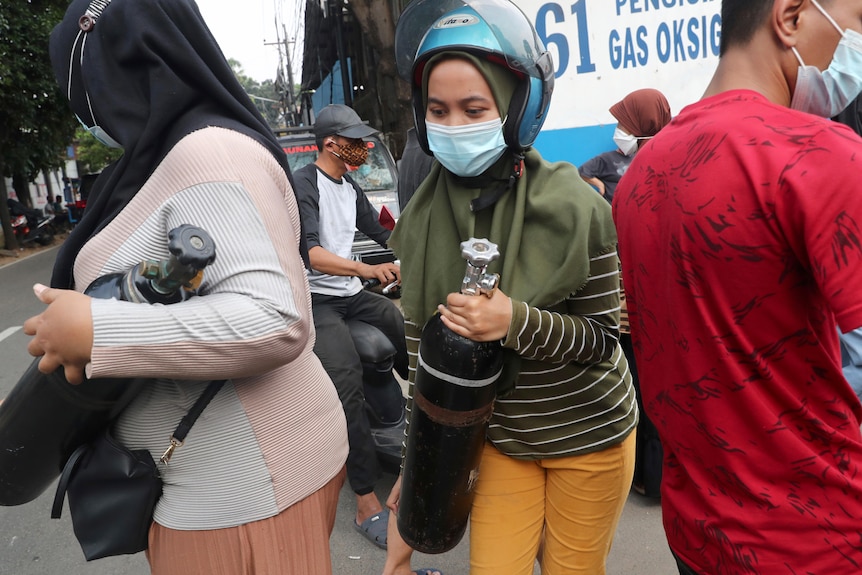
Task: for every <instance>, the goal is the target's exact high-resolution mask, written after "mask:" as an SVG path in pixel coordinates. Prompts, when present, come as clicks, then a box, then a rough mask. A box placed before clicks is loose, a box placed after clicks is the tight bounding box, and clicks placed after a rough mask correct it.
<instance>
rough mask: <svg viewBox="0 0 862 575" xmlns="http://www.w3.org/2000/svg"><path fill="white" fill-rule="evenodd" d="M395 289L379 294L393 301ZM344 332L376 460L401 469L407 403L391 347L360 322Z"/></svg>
mask: <svg viewBox="0 0 862 575" xmlns="http://www.w3.org/2000/svg"><path fill="white" fill-rule="evenodd" d="M379 286H380V282H379V281H378V280H376V279H371V280H366V281H365V282H363V287H364V288H365V289H368V290H373V291H378V289H377V288H379ZM396 287H397V286H383V287H382V288H381V289H379V292H380V293H382V294H383V295H387V296H390V297H397V295H398V291H397V290H396V289H395V288H396ZM347 326H348V329H349V330H350V336H351V337H352V338H353V343H354V345H355V346H356V351H357V352H358V353H359V358H360V360H361V361H362V387H363V391H364V394H365V410H366V413H367V414H368V421H369V424H370V426H371V436H372V438H373V440H374V446H375V451H376V452H377V459H378V461H379V462H380V465H381V467H383V469H385V470H387V471H388V472H390V473H395V474H397V473H398V470H399V468H400V467H401V444H402V442H403V441H404V432H405V429H406V427H407V415H406V413H407V400H406V399H405V398H404V393H403V392H402V390H401V384H400V383H399V382H398V379H397V378H396V377H395V374H394V373H393V365H394V363H395V353H396V349H395V346H394V345H392V342H391V341H389V338H387V337H386V336H385V335H384V334H383V332H382V331H380V330H379V329H377V328H376V327H374V326H373V325H371V324H367V323H365V322H361V321H348V322H347Z"/></svg>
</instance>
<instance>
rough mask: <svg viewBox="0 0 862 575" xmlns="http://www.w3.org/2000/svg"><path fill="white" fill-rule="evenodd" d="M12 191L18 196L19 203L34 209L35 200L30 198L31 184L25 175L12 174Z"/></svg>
mask: <svg viewBox="0 0 862 575" xmlns="http://www.w3.org/2000/svg"><path fill="white" fill-rule="evenodd" d="M12 189H13V190H15V194H16V195H17V196H18V201H19V202H21V203H22V204H24V205H25V206H27V207H28V208H32V207H33V198H32V197H30V182H29V181H28V180H27V177H26V176H24V175H23V174H12Z"/></svg>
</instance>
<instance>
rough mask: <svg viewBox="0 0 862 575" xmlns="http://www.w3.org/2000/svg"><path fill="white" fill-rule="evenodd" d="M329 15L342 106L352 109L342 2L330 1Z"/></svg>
mask: <svg viewBox="0 0 862 575" xmlns="http://www.w3.org/2000/svg"><path fill="white" fill-rule="evenodd" d="M328 5H329V8H330V15H331V16H332V17H333V18H335V48H336V50H337V51H338V62H339V64H340V65H341V87H342V90H343V92H344V104H345V105H347V106H350V107H351V108H352V107H353V86H352V85H351V84H350V70H349V69H348V68H349V67H348V64H347V55H346V54H345V52H344V50H345V48H344V28H343V25H342V24H343V22H342V20H343V17H342V15H343V12H344V0H331V1H330V2H329V3H328Z"/></svg>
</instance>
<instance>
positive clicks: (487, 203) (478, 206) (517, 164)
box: [470, 152, 524, 214]
mask: <svg viewBox="0 0 862 575" xmlns="http://www.w3.org/2000/svg"><path fill="white" fill-rule="evenodd" d="M512 156H513V158H512V159H513V162H512V172H511V173H510V174H509V179H508V180H506V181H505V182H504V183H503V184H501V185H500V186H499V187H498V188H497V189H496V190H494V191H493V192H491V193H490V194H485V195H483V196H479V197H478V198H475V199H473V200H471V201H470V211H471V212H473V213H474V214H475V213H477V212H481V211H482V210H484V209H486V208H490V207H491V206H493V205H494V204H496V203H497V202H498V201H500V198H502V197H503V196H504V195H506V193H507V192H508V191H509V190H512V189H514V187H515V184H516V183H517V181H518V180H519V179H520V178H521V176H522V175H523V174H524V154H523V152H513V153H512Z"/></svg>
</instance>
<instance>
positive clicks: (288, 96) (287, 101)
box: [263, 20, 297, 126]
mask: <svg viewBox="0 0 862 575" xmlns="http://www.w3.org/2000/svg"><path fill="white" fill-rule="evenodd" d="M275 26H276V30H278V20H276V22H275ZM281 29H282V32H283V33H284V41H282V40H281V39H279V40H278V41H277V42H264V43H263V45H264V46H278V55H279V58H278V61H279V68H281V62H282V58H281V56H282V52H281V50H282V45H283V47H284V58H285V60H287V86H286V87H284V88H283V89H282V95H281V97H282V106H283V113H284V122H285V125H287V126H295V125H297V122H296V95H295V94H294V93H293V65H292V63H291V61H290V45H291V44H293V41H292V40H289V39H288V37H287V29H286V28H285V27H284V24H282V26H281ZM278 75H279V76H280V77H281V78H284V76H282V75H281V70H280V69H279V74H278ZM282 83H283V82H282Z"/></svg>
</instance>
